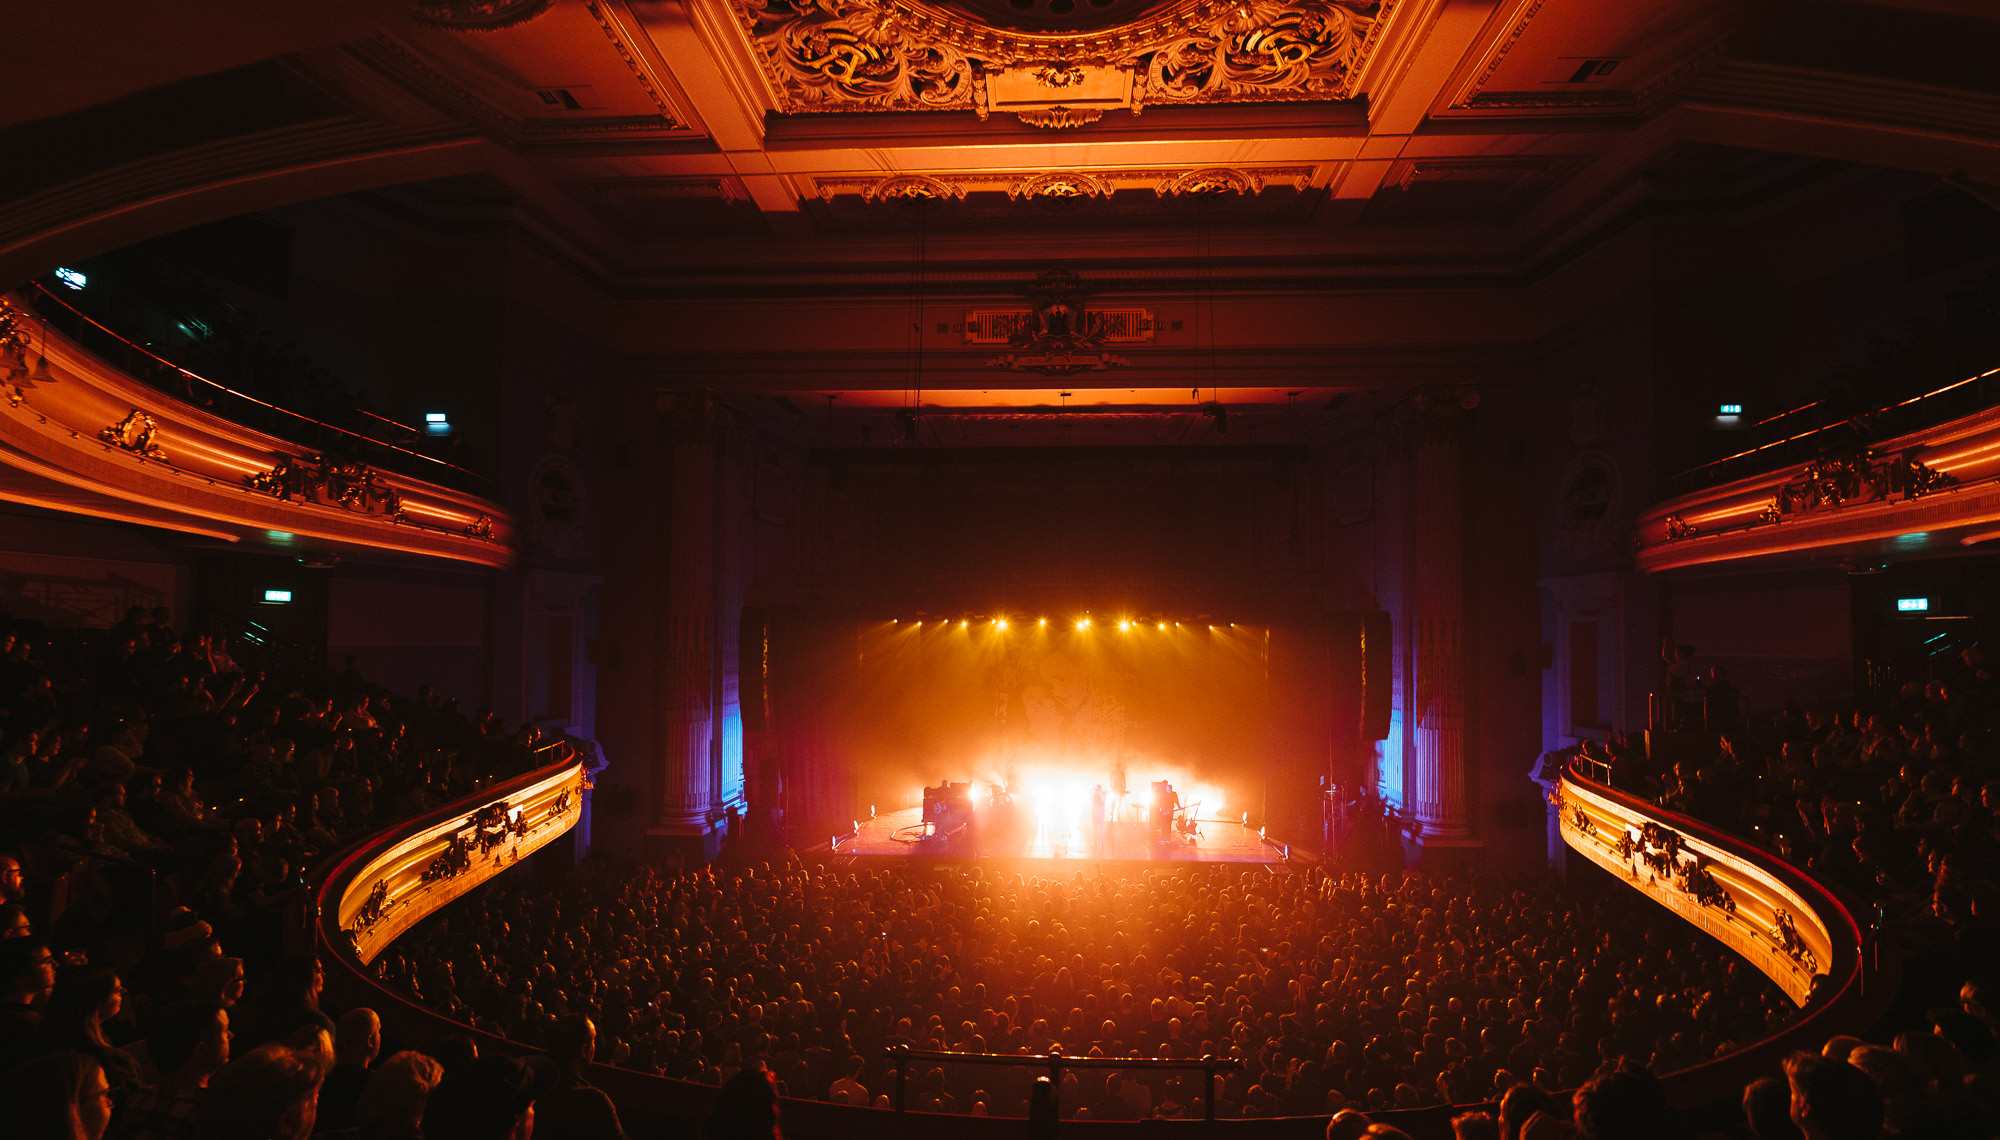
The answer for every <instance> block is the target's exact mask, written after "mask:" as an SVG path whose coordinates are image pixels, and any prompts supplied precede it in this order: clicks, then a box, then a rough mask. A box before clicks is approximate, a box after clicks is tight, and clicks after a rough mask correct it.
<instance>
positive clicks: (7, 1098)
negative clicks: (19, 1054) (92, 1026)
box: [0, 1052, 113, 1140]
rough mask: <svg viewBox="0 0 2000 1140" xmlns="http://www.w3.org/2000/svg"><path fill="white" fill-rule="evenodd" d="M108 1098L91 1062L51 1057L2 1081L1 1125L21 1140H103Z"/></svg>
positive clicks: (97, 1068)
mask: <svg viewBox="0 0 2000 1140" xmlns="http://www.w3.org/2000/svg"><path fill="white" fill-rule="evenodd" d="M112 1097H113V1093H112V1091H111V1086H110V1085H108V1084H107V1083H105V1080H104V1070H103V1068H102V1067H100V1066H99V1065H98V1063H97V1061H96V1060H95V1059H94V1058H92V1057H89V1056H86V1055H85V1054H82V1053H68V1052H63V1053H50V1054H47V1055H45V1056H41V1057H37V1058H35V1059H34V1060H32V1061H29V1062H27V1063H26V1064H22V1065H17V1066H15V1067H14V1068H13V1069H12V1070H10V1071H9V1072H8V1073H7V1074H6V1075H5V1076H4V1077H0V1123H4V1124H5V1129H4V1131H5V1132H6V1134H7V1135H8V1136H10V1137H11V1136H19V1137H23V1138H24V1140H26V1138H29V1137H32V1138H33V1140H45V1138H46V1140H103V1137H104V1131H105V1129H106V1128H107V1127H109V1125H110V1124H111V1111H112Z"/></svg>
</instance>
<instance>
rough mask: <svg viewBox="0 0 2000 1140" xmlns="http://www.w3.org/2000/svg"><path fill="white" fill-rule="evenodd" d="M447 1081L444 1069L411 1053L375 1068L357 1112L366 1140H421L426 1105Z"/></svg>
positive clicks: (362, 1093) (395, 1054)
mask: <svg viewBox="0 0 2000 1140" xmlns="http://www.w3.org/2000/svg"><path fill="white" fill-rule="evenodd" d="M443 1079H444V1066H442V1065H440V1064H438V1063H437V1062H436V1061H434V1060H432V1059H431V1058H429V1057H427V1056H425V1055H424V1054H422V1053H412V1052H409V1051H407V1050H406V1051H404V1052H401V1053H393V1054H391V1055H390V1056H389V1058H388V1060H385V1061H383V1062H382V1063H381V1064H379V1065H377V1066H375V1071H374V1072H372V1073H370V1074H369V1076H368V1085H367V1087H366V1088H364V1089H362V1090H361V1100H360V1102H359V1103H358V1104H356V1105H355V1108H354V1120H355V1124H356V1126H357V1127H358V1128H359V1131H360V1134H361V1136H362V1137H363V1140H417V1138H418V1137H420V1136H422V1135H423V1124H424V1105H425V1103H426V1102H427V1101H429V1100H430V1095H431V1090H432V1089H435V1088H436V1087H437V1085H438V1082H439V1081H441V1080H443Z"/></svg>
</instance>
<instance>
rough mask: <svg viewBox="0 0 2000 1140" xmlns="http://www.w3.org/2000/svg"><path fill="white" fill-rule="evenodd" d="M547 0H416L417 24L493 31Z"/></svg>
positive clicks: (521, 19)
mask: <svg viewBox="0 0 2000 1140" xmlns="http://www.w3.org/2000/svg"><path fill="white" fill-rule="evenodd" d="M548 9H549V0H417V2H416V4H415V5H414V8H413V10H412V12H411V14H412V15H413V16H415V17H416V21H417V23H419V24H429V25H430V26H431V27H434V28H450V29H452V30H453V31H457V32H497V31H499V30H500V29H501V28H511V27H513V26H514V25H515V24H525V23H527V22H528V21H529V20H532V19H534V18H535V17H536V16H539V15H541V14H542V13H543V12H546V11H548Z"/></svg>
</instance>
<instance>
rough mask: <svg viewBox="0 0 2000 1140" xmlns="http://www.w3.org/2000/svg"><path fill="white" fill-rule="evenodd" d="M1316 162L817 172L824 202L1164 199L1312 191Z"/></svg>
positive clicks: (815, 185)
mask: <svg viewBox="0 0 2000 1140" xmlns="http://www.w3.org/2000/svg"><path fill="white" fill-rule="evenodd" d="M1316 173H1318V168H1317V167H1314V166H1235V167H1216V166H1201V167H1182V168H1179V169H1168V170H1161V169H1140V170H1096V171H1090V172H1085V171H1081V170H1056V171H1004V170H1003V171H994V170H965V171H932V172H929V173H925V174H916V173H911V174H897V175H892V176H890V177H887V178H884V177H882V176H880V175H868V176H843V175H818V176H813V180H812V186H813V190H814V192H815V193H816V194H817V195H818V197H819V198H820V200H821V201H829V202H830V201H832V200H833V199H834V198H835V197H837V196H839V195H842V194H855V195H859V196H860V197H861V198H863V199H865V200H866V201H869V202H878V201H886V200H891V199H895V198H911V197H915V198H934V199H945V198H952V199H959V198H964V197H965V196H966V195H967V194H976V193H992V192H998V193H1004V194H1006V195H1007V197H1008V198H1010V199H1014V200H1026V199H1035V198H1041V199H1071V200H1074V199H1104V198H1109V197H1110V196H1111V195H1112V194H1115V193H1117V192H1118V191H1120V190H1150V191H1152V192H1153V193H1154V194H1156V195H1158V196H1160V197H1162V198H1172V197H1180V196H1183V195H1189V194H1194V195H1200V194H1213V193H1238V194H1248V195H1256V194H1260V193H1262V192H1263V191H1264V190H1265V188H1267V187H1277V186H1283V187H1289V188H1290V189H1292V190H1293V191H1295V192H1299V193H1303V192H1305V191H1306V190H1308V189H1311V187H1312V184H1313V176H1314V175H1315V174H1316Z"/></svg>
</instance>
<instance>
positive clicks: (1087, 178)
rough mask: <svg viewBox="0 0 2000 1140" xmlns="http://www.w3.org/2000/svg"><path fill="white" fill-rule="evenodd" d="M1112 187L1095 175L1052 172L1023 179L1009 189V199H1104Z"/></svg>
mask: <svg viewBox="0 0 2000 1140" xmlns="http://www.w3.org/2000/svg"><path fill="white" fill-rule="evenodd" d="M1111 192H1112V187H1111V185H1110V184H1109V183H1107V182H1106V181H1105V180H1104V179H1102V178H1100V177H1098V176H1097V175H1095V174H1085V173H1083V172H1081V171H1073V170H1072V171H1050V172H1049V173H1047V174H1037V175H1033V176H1032V177H1028V178H1023V179H1021V180H1020V181H1019V182H1015V183H1013V184H1011V185H1009V186H1008V187H1007V197H1009V198H1012V199H1014V200H1015V201H1020V200H1022V199H1033V198H1104V197H1108V196H1109V195H1110V194H1111Z"/></svg>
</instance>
